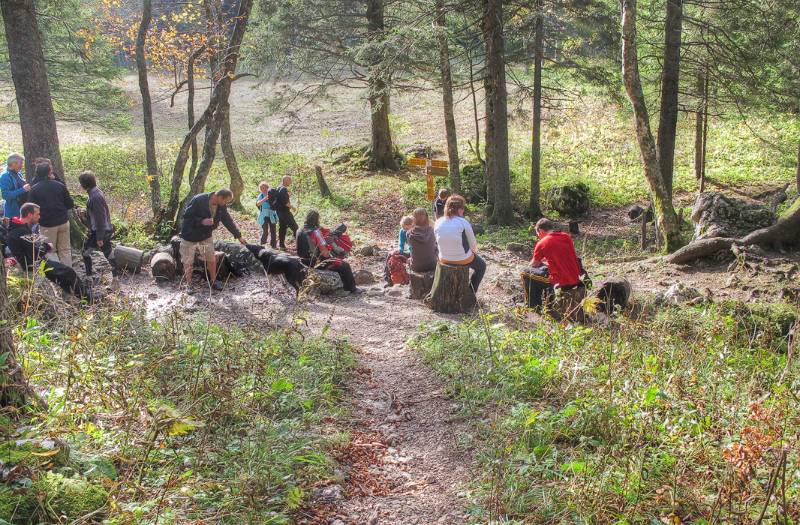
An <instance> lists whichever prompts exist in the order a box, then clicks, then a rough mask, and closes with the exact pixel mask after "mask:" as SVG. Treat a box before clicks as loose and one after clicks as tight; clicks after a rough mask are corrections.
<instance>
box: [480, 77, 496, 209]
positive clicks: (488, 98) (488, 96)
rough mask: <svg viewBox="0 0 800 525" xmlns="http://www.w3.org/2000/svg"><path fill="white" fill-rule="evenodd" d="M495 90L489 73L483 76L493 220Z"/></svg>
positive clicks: (488, 193)
mask: <svg viewBox="0 0 800 525" xmlns="http://www.w3.org/2000/svg"><path fill="white" fill-rule="evenodd" d="M493 90H494V88H493V87H492V83H491V82H490V81H489V75H488V73H486V72H484V76H483V106H484V109H483V142H484V144H485V146H484V153H485V155H484V157H485V160H484V163H483V168H484V173H485V176H486V218H487V219H491V218H492V213H493V212H494V201H495V188H496V184H495V171H496V168H495V164H494V161H495V156H494V124H495V122H494V95H493V94H492V92H493Z"/></svg>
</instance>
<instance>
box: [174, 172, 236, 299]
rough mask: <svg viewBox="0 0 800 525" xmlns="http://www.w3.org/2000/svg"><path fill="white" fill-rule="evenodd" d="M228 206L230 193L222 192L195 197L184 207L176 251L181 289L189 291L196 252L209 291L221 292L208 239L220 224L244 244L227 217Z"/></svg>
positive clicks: (227, 190) (222, 190) (212, 249)
mask: <svg viewBox="0 0 800 525" xmlns="http://www.w3.org/2000/svg"><path fill="white" fill-rule="evenodd" d="M231 202H233V192H232V191H231V190H229V189H227V188H224V189H221V190H217V191H216V192H212V193H201V194H200V195H195V196H194V197H193V198H192V200H191V201H189V204H188V206H186V211H185V212H183V224H182V225H181V247H180V256H181V262H182V263H183V273H184V286H186V287H191V284H192V271H193V269H194V264H193V263H194V255H195V253H196V252H199V253H200V258H201V259H202V260H203V263H204V264H205V267H206V275H207V277H208V282H209V283H210V285H211V287H212V288H213V289H214V290H222V283H220V282H219V281H217V259H216V254H215V253H214V241H213V239H212V235H213V233H214V230H215V229H216V228H217V227H218V226H219V224H220V223H222V224H223V225H224V226H225V228H227V230H228V231H229V232H231V235H233V237H234V238H235V239H236V240H237V241H239V242H240V243H241V244H246V241H245V240H244V239H243V238H242V233H241V232H240V231H239V228H237V227H236V223H234V222H233V219H232V218H231V215H230V213H228V205H229V204H230V203H231Z"/></svg>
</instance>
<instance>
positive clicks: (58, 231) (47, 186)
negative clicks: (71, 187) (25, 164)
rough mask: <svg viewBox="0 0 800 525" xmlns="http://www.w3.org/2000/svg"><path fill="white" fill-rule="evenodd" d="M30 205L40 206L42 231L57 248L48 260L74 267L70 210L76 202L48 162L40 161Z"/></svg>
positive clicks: (46, 160) (40, 226)
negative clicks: (55, 175)
mask: <svg viewBox="0 0 800 525" xmlns="http://www.w3.org/2000/svg"><path fill="white" fill-rule="evenodd" d="M28 202H32V203H34V204H38V205H39V207H40V209H41V218H40V219H39V232H40V233H41V234H42V235H43V236H45V237H47V240H48V241H49V242H50V243H51V244H52V245H53V248H54V251H53V252H50V253H48V257H49V258H51V259H55V260H57V261H59V262H60V263H61V264H66V265H67V266H72V245H71V244H70V238H69V210H71V209H73V208H74V207H75V203H74V202H73V201H72V197H71V196H70V194H69V191H68V190H67V187H66V186H64V184H63V183H61V182H60V181H58V180H56V179H55V177H54V175H53V166H52V164H51V163H50V161H49V160H48V159H41V162H38V163H37V164H36V172H35V174H34V179H33V186H32V187H31V191H30V192H29V193H28Z"/></svg>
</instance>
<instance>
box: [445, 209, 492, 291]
mask: <svg viewBox="0 0 800 525" xmlns="http://www.w3.org/2000/svg"><path fill="white" fill-rule="evenodd" d="M465 207H466V202H465V201H464V197H462V196H461V195H453V196H451V197H450V198H448V199H447V203H446V204H445V206H444V217H441V218H440V219H438V220H437V221H436V224H434V226H433V232H434V233H435V234H436V244H437V245H438V247H439V262H441V263H442V264H450V265H455V266H462V265H463V266H469V267H470V268H472V270H473V272H472V277H471V278H470V284H471V285H472V289H473V291H475V292H476V293H477V292H478V286H480V284H481V281H482V280H483V275H484V274H485V273H486V262H485V261H484V260H483V259H482V258H481V256H480V255H478V253H477V252H478V241H477V240H475V232H473V231H472V225H471V224H470V223H469V221H468V220H467V219H465V218H464V210H465Z"/></svg>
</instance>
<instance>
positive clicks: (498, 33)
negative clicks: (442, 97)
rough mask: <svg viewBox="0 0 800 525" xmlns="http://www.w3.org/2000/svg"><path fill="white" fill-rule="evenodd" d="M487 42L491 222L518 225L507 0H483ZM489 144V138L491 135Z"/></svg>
mask: <svg viewBox="0 0 800 525" xmlns="http://www.w3.org/2000/svg"><path fill="white" fill-rule="evenodd" d="M483 38H484V42H485V45H486V69H487V72H486V76H487V79H488V84H489V85H490V86H491V90H490V93H487V98H491V108H492V113H491V120H492V126H491V128H487V129H491V131H492V133H493V136H492V140H491V143H492V149H491V151H492V157H493V158H492V160H491V162H490V161H489V153H488V152H487V153H486V158H487V165H491V167H492V171H493V173H492V179H493V180H494V207H493V209H492V216H491V219H490V222H492V223H494V224H501V225H508V224H511V223H512V222H513V221H514V210H513V208H512V205H511V178H510V176H509V171H508V170H509V168H508V100H507V99H508V93H507V92H506V63H505V39H504V38H503V0H483ZM486 141H487V144H488V143H489V137H488V134H487V138H486Z"/></svg>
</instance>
